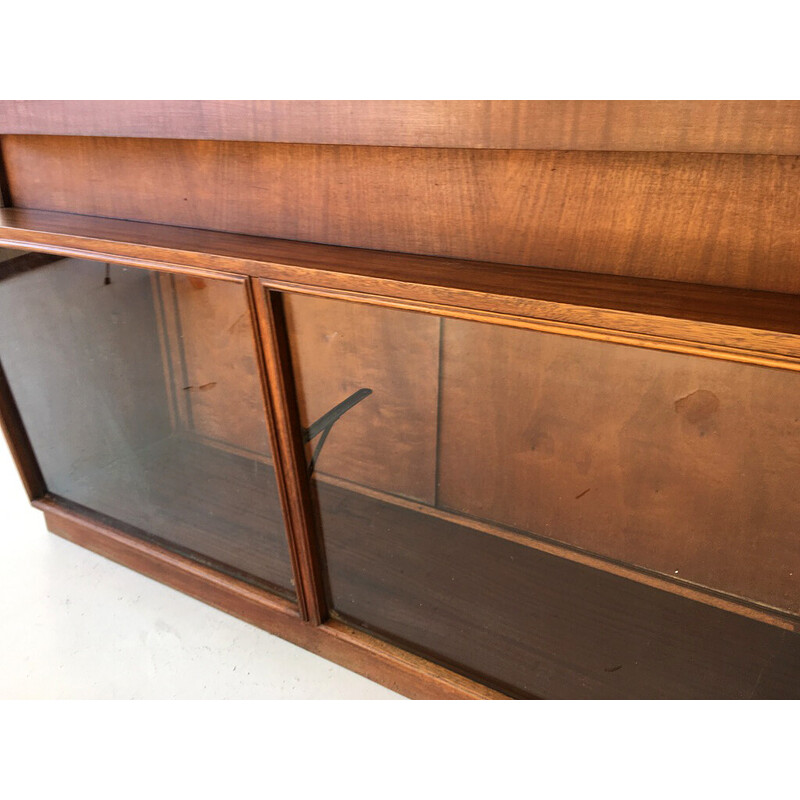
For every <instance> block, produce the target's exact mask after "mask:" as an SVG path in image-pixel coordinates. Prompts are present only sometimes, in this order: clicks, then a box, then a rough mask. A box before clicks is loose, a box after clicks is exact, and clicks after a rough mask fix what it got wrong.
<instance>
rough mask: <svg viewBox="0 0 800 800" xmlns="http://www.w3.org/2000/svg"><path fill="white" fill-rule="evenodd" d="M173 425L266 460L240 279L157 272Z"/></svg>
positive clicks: (249, 326) (264, 431)
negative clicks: (221, 280) (175, 419)
mask: <svg viewBox="0 0 800 800" xmlns="http://www.w3.org/2000/svg"><path fill="white" fill-rule="evenodd" d="M154 279H155V280H156V281H157V290H158V294H157V305H158V311H159V312H160V315H161V318H162V320H163V326H162V330H163V334H164V340H165V341H164V345H165V350H166V352H165V354H164V359H165V362H166V363H167V364H168V365H169V367H170V369H169V374H168V381H169V384H170V389H171V391H172V393H173V394H174V405H175V407H176V411H177V416H178V424H180V425H181V426H182V428H183V429H184V430H187V431H190V432H192V433H194V434H196V435H198V436H200V437H204V438H206V439H208V440H210V441H212V442H216V443H218V444H220V445H222V446H227V447H232V448H234V449H236V450H238V451H240V452H243V453H248V454H254V455H257V456H261V457H267V458H269V455H270V446H269V441H268V438H267V427H266V424H265V422H264V401H263V398H262V396H261V386H260V381H259V375H258V370H257V367H256V353H255V342H254V337H255V329H254V326H253V321H252V320H251V318H250V313H249V305H248V300H247V293H246V289H245V285H244V282H243V281H242V282H239V283H235V282H232V281H230V282H226V283H224V284H221V283H219V282H218V281H217V282H214V283H213V284H212V286H213V291H212V292H209V291H208V290H209V281H208V279H206V278H202V277H196V276H187V275H166V274H159V275H156V276H154Z"/></svg>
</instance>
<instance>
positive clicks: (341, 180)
mask: <svg viewBox="0 0 800 800" xmlns="http://www.w3.org/2000/svg"><path fill="white" fill-rule="evenodd" d="M2 147H3V155H4V158H5V164H6V170H7V173H8V182H9V187H10V192H11V197H12V200H13V203H14V205H15V206H18V207H22V208H29V209H40V210H48V211H62V212H70V213H78V214H88V215H98V216H104V217H114V218H119V219H126V220H140V221H144V222H156V223H163V224H169V225H179V226H187V227H192V228H205V229H212V230H222V231H230V232H237V233H246V234H252V235H257V236H270V237H278V238H283V239H292V240H301V241H310V242H320V243H326V244H334V245H347V246H350V247H358V248H371V249H375V250H389V251H399V252H406V253H419V254H426V255H433V256H447V257H452V258H458V259H473V260H480V261H491V262H500V263H506V264H516V265H525V266H538V267H551V268H557V269H563V270H577V271H583V272H595V273H608V274H615V275H628V276H638V277H647V278H660V279H666V280H677V281H687V282H694V283H704V284H715V285H723V286H734V287H739V288H746V289H761V290H769V291H784V292H793V291H797V290H798V289H800V277H798V276H800V272H798V270H797V263H798V260H799V259H800V232H799V231H798V228H797V225H796V220H797V218H798V215H799V214H800V168H798V167H799V166H800V158H798V157H795V156H771V155H769V156H762V155H740V154H697V153H634V152H627V153H598V152H576V151H569V152H555V151H511V150H444V149H436V148H431V149H426V148H379V147H351V146H341V147H334V146H324V145H290V144H262V143H252V142H213V141H202V142H198V141H179V140H172V141H168V140H163V139H150V140H145V139H124V138H122V139H113V138H87V137H42V136H13V135H9V136H5V137H3V141H2ZM45 175H46V176H47V179H46V180H44V179H43V178H42V176H45Z"/></svg>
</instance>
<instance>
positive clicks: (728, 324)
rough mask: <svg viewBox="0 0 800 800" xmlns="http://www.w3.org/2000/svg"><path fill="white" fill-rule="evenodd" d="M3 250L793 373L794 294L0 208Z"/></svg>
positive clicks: (798, 363)
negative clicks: (242, 283)
mask: <svg viewBox="0 0 800 800" xmlns="http://www.w3.org/2000/svg"><path fill="white" fill-rule="evenodd" d="M0 242H4V243H11V244H14V245H15V246H17V247H25V248H30V249H35V250H42V251H49V252H55V253H62V254H65V255H79V256H81V257H84V258H94V259H99V260H114V261H118V262H120V263H126V264H131V265H134V266H146V267H151V268H153V269H158V270H166V271H169V272H172V273H176V272H177V273H180V274H183V273H187V272H189V273H191V274H192V275H194V276H196V277H201V278H215V279H217V280H221V279H232V280H236V276H235V273H238V274H240V275H253V276H256V277H259V278H262V279H263V280H264V282H265V285H266V284H268V285H270V286H273V287H275V288H279V289H290V290H291V291H296V292H305V293H315V294H325V295H329V296H332V297H342V298H346V299H350V300H358V301H362V302H373V303H378V304H383V305H388V306H393V307H397V308H411V309H418V310H423V311H428V312H433V313H436V314H440V315H445V316H456V317H470V318H477V319H483V320H487V321H500V322H503V323H504V324H512V325H518V326H520V325H521V326H527V327H536V328H537V329H540V330H559V331H561V332H564V333H568V334H570V335H574V336H583V337H587V338H593V339H600V340H613V341H626V342H631V343H633V344H638V345H639V346H642V347H655V348H657V349H667V350H674V351H677V352H695V353H699V354H703V355H709V356H713V357H717V358H726V359H732V360H736V361H744V362H746V363H762V364H764V363H767V364H770V365H774V366H778V367H786V368H789V369H797V368H800V343H798V338H797V334H798V333H800V322H798V320H800V297H798V296H797V295H790V294H783V293H776V292H757V291H749V290H741V289H730V288H725V287H714V286H702V285H695V284H685V283H678V282H674V281H657V280H648V279H642V278H625V277H620V276H614V275H597V274H590V273H577V272H570V271H564V270H549V269H535V268H521V267H516V266H509V265H503V264H490V263H487V262H471V261H457V260H453V259H444V258H431V257H425V256H411V255H406V254H401V253H383V252H378V251H371V250H359V249H354V248H344V247H330V246H326V245H319V244H309V243H304V242H291V241H286V240H277V239H265V238H261V237H254V236H242V235H237V234H226V233H217V232H214V231H201V230H196V229H189V228H179V227H174V226H167V225H154V224H148V223H137V222H127V221H124V220H111V219H103V218H100V217H87V216H81V215H77V214H63V213H56V212H44V211H28V210H23V209H3V210H0Z"/></svg>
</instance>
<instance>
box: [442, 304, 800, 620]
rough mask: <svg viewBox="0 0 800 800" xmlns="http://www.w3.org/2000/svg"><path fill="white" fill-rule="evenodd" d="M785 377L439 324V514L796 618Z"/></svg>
mask: <svg viewBox="0 0 800 800" xmlns="http://www.w3.org/2000/svg"><path fill="white" fill-rule="evenodd" d="M797 378H798V376H797V375H796V374H795V373H792V372H788V371H784V370H773V369H767V368H763V367H753V366H744V365H737V364H731V363H728V362H725V361H717V360H711V359H703V358H696V357H692V356H685V355H680V354H673V353H658V352H655V351H652V350H645V349H641V348H632V347H626V346H624V345H616V344H609V343H600V342H590V341H585V340H581V339H576V338H572V337H568V336H556V335H550V334H541V333H531V332H528V331H520V330H515V329H512V328H506V327H502V326H489V325H480V324H476V323H472V322H463V321H458V320H446V321H445V324H444V332H443V342H442V388H441V414H440V420H441V430H440V431H439V441H440V451H439V459H440V464H439V481H440V483H439V503H440V505H442V506H443V507H446V508H451V509H453V510H457V511H460V512H462V513H466V514H469V515H473V516H476V517H479V518H482V519H489V520H493V521H495V522H500V523H503V524H507V525H510V526H513V527H515V528H518V529H522V530H528V531H531V532H533V533H535V534H538V535H541V536H545V537H550V538H553V539H556V540H559V541H562V542H566V543H568V544H570V545H573V546H576V547H580V548H583V549H585V550H588V551H591V552H596V553H600V554H602V555H605V556H607V557H609V558H612V559H615V560H618V561H623V562H626V563H630V564H634V565H638V566H640V567H646V568H649V569H653V570H657V571H659V572H662V573H665V574H667V575H675V576H676V577H678V578H680V579H685V580H688V581H692V582H696V583H698V584H701V585H704V586H708V587H711V588H712V589H716V590H722V591H726V592H729V593H731V594H733V595H736V596H740V597H744V598H747V599H749V600H754V601H757V602H761V603H764V604H766V605H768V606H773V607H777V608H781V609H784V610H788V611H791V612H793V613H795V614H797V613H800V540H798V536H797V523H798V520H800V495H799V494H798V493H797V491H796V490H795V488H796V486H797V485H798V483H800V409H799V408H798V391H799V390H800V384H798V379H797Z"/></svg>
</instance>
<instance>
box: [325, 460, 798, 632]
mask: <svg viewBox="0 0 800 800" xmlns="http://www.w3.org/2000/svg"><path fill="white" fill-rule="evenodd" d="M314 478H315V480H318V481H322V482H323V483H329V484H331V485H333V486H338V487H339V488H341V489H345V490H347V491H352V492H357V493H358V494H362V495H366V496H367V497H372V498H373V499H375V500H378V501H380V502H383V503H391V504H392V505H395V506H399V507H401V508H406V509H408V510H410V511H416V512H418V513H421V514H427V515H428V516H430V517H436V518H437V519H440V520H442V521H444V522H450V523H453V524H455V525H460V526H462V527H465V528H472V529H473V530H476V531H480V532H481V533H486V534H489V535H491V536H496V537H497V538H499V539H505V540H506V541H508V542H513V543H514V544H519V545H522V546H524V547H530V548H531V549H533V550H539V551H540V552H543V553H548V554H549V555H553V556H558V557H559V558H564V559H566V560H568V561H572V562H574V563H576V564H583V565H584V566H587V567H592V568H593V569H597V570H600V571H602V572H608V573H610V574H612V575H617V576H619V577H621V578H626V579H628V580H632V581H636V583H642V584H644V585H645V586H651V587H653V588H654V589H660V590H662V591H665V592H669V593H670V594H674V595H679V596H681V597H686V598H688V599H689V600H694V601H696V602H699V603H704V604H705V605H709V606H713V607H714V608H720V609H722V610H723V611H730V612H732V613H734V614H738V615H739V616H742V617H748V618H749V619H754V620H757V621H758V622H765V623H767V624H769V625H773V626H774V627H776V628H782V629H783V630H787V631H800V622H797V621H793V620H792V619H791V618H790V615H789V614H788V613H786V612H781V611H780V610H777V609H776V610H775V611H773V610H771V609H769V608H766V607H760V608H756V607H754V606H753V605H750V604H747V603H746V602H739V601H738V600H737V599H736V598H734V597H730V596H723V595H720V594H717V593H715V592H714V591H713V590H707V589H705V588H703V587H696V586H693V585H691V584H688V583H686V582H684V581H678V580H673V579H670V578H668V577H661V576H659V575H658V574H656V573H652V572H648V571H644V570H640V569H637V568H636V567H633V566H626V565H625V564H621V563H617V562H614V561H611V560H608V559H605V558H603V557H602V556H596V555H592V554H591V553H588V552H585V551H581V550H577V549H573V548H570V547H567V546H565V545H560V544H558V543H557V542H553V541H546V540H543V539H538V538H534V537H533V536H526V535H525V534H524V533H518V532H516V531H514V530H512V529H510V528H505V527H503V526H501V525H495V524H493V523H491V522H488V521H484V520H480V519H476V518H474V517H467V516H463V515H461V514H457V513H455V512H452V511H447V510H445V509H442V508H435V507H433V506H429V505H425V504H424V503H417V502H415V501H413V500H407V499H406V498H404V497H400V496H398V495H393V494H388V493H387V492H381V491H379V490H377V489H372V488H370V487H368V486H364V485H363V484H360V483H354V482H352V481H348V480H346V479H344V478H338V477H336V476H334V475H328V474H326V473H324V472H316V473H314Z"/></svg>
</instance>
